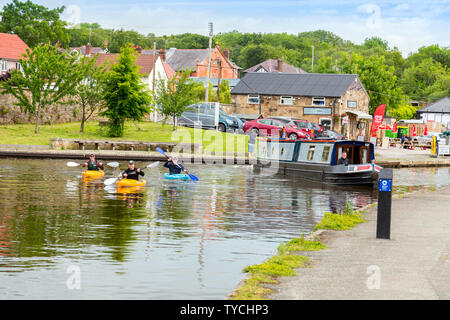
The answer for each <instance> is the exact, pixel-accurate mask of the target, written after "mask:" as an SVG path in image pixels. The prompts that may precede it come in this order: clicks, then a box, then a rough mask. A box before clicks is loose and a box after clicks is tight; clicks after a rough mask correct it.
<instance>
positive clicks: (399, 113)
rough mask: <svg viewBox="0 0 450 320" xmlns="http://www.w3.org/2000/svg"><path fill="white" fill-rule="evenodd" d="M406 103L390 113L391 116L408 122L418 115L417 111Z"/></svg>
mask: <svg viewBox="0 0 450 320" xmlns="http://www.w3.org/2000/svg"><path fill="white" fill-rule="evenodd" d="M406 101H407V100H404V102H403V103H402V104H401V105H400V106H398V107H397V108H396V109H394V110H391V111H389V115H390V116H392V117H394V118H395V119H397V120H401V119H403V120H408V119H412V118H413V117H414V116H415V115H416V111H417V109H416V108H415V107H413V106H412V105H410V104H409V103H407V102H406Z"/></svg>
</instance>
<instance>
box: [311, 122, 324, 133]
mask: <svg viewBox="0 0 450 320" xmlns="http://www.w3.org/2000/svg"><path fill="white" fill-rule="evenodd" d="M311 125H312V126H313V130H314V134H315V136H316V137H320V136H321V135H322V134H323V129H322V127H321V126H320V125H319V124H318V123H315V122H311Z"/></svg>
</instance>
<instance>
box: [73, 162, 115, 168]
mask: <svg viewBox="0 0 450 320" xmlns="http://www.w3.org/2000/svg"><path fill="white" fill-rule="evenodd" d="M106 165H108V166H110V167H112V168H117V167H118V166H119V163H118V162H110V163H107V164H106ZM67 166H68V167H78V166H81V163H76V162H72V161H69V162H67Z"/></svg>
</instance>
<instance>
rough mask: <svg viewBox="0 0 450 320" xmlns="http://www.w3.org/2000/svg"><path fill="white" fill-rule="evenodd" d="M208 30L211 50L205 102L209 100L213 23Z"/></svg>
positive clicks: (209, 50) (209, 51)
mask: <svg viewBox="0 0 450 320" xmlns="http://www.w3.org/2000/svg"><path fill="white" fill-rule="evenodd" d="M208 29H209V49H208V70H207V71H206V85H207V87H206V94H205V101H206V102H208V100H209V71H210V68H211V45H212V37H213V23H212V22H209V23H208Z"/></svg>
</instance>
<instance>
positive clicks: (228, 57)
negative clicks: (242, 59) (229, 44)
mask: <svg viewBox="0 0 450 320" xmlns="http://www.w3.org/2000/svg"><path fill="white" fill-rule="evenodd" d="M223 55H224V56H225V58H227V59H230V50H229V49H224V50H223Z"/></svg>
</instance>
